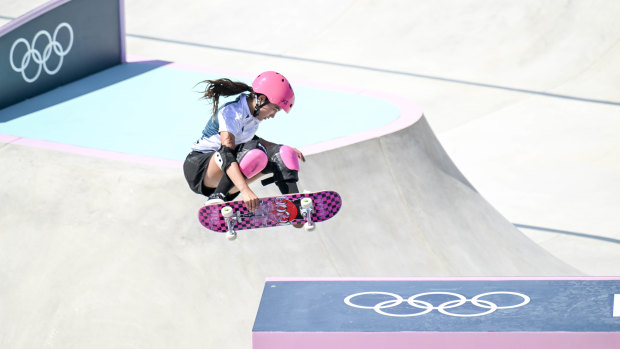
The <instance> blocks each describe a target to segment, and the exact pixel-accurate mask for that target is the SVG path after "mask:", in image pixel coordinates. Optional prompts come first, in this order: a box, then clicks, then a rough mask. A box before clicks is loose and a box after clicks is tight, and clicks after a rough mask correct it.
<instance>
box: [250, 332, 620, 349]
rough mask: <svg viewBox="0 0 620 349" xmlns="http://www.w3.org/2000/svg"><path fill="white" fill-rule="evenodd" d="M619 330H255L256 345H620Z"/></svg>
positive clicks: (442, 348) (603, 348) (506, 348)
mask: <svg viewBox="0 0 620 349" xmlns="http://www.w3.org/2000/svg"><path fill="white" fill-rule="evenodd" d="M619 343H620V332H253V333H252V348H253V349H267V348H269V349H285V348H295V349H311V348H325V349H331V348H334V349H335V348H338V349H340V348H356V349H371V348H372V349H378V348H381V349H382V348H391V349H411V348H437V349H454V348H458V349H487V348H488V349H491V348H493V349H495V348H502V349H523V348H528V349H533V348H536V349H538V348H541V349H542V348H544V349H547V348H596V349H617V348H618V347H619Z"/></svg>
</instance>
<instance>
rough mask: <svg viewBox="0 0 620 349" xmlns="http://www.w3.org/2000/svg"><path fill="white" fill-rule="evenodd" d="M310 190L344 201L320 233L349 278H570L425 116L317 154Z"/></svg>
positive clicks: (309, 169) (306, 174)
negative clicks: (488, 193)
mask: <svg viewBox="0 0 620 349" xmlns="http://www.w3.org/2000/svg"><path fill="white" fill-rule="evenodd" d="M302 171H303V174H302V187H303V188H307V189H310V190H315V189H327V188H328V189H331V190H335V191H337V192H339V193H340V194H341V195H342V197H343V208H342V211H341V213H340V214H339V215H338V216H337V217H336V218H335V219H333V220H331V221H329V222H327V224H324V225H321V226H319V229H320V230H321V231H322V232H321V233H319V234H321V236H322V238H323V240H324V244H325V247H326V249H327V250H328V251H329V254H330V256H331V258H333V260H334V266H335V268H336V271H337V272H338V274H339V275H345V276H348V275H375V276H401V275H407V274H417V275H541V274H542V275H564V274H575V273H577V271H576V270H575V269H573V268H571V267H569V266H567V265H566V264H564V263H563V262H561V261H559V260H558V259H556V258H555V257H553V256H551V255H550V254H549V253H547V252H545V251H544V250H543V249H541V248H540V247H538V246H537V245H536V244H534V243H532V241H530V240H529V239H528V238H526V237H525V236H524V235H523V234H522V233H521V232H519V231H518V230H517V229H516V228H515V227H514V226H513V225H512V224H511V223H510V222H508V221H507V220H506V219H505V218H504V217H503V216H502V215H501V214H500V213H498V212H497V211H496V210H495V209H493V207H491V206H490V205H489V204H488V203H487V202H486V201H485V200H484V198H482V197H481V196H480V195H479V194H478V193H477V192H476V190H475V189H474V188H473V187H472V186H471V184H470V183H469V182H468V181H467V179H466V178H465V177H464V176H463V175H462V174H461V173H460V172H459V170H458V169H457V168H456V167H455V165H454V164H453V163H452V161H451V160H450V158H449V157H448V155H447V154H446V153H445V151H444V150H443V148H442V147H441V145H440V144H439V142H438V141H437V139H436V137H435V135H434V133H433V131H432V129H431V128H430V126H429V124H428V122H427V121H426V118H425V117H422V118H421V119H420V120H419V121H418V122H416V123H414V124H413V125H411V126H409V127H407V128H405V129H403V130H401V131H398V132H395V133H392V134H389V135H386V136H383V137H379V138H376V139H372V140H368V141H365V142H361V143H358V144H354V145H351V146H347V147H343V148H338V149H335V150H331V151H327V152H323V153H320V154H315V155H313V156H311V157H309V160H308V162H307V163H306V164H305V165H304V166H303V168H302Z"/></svg>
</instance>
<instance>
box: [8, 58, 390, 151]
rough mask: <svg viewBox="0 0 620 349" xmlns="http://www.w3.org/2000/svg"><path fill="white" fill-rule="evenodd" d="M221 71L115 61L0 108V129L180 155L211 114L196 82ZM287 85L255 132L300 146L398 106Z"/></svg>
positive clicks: (386, 118) (377, 121) (376, 123)
mask: <svg viewBox="0 0 620 349" xmlns="http://www.w3.org/2000/svg"><path fill="white" fill-rule="evenodd" d="M221 77H223V76H221V75H214V74H210V73H205V72H197V71H191V70H187V69H184V68H183V69H181V68H177V67H174V66H173V65H170V64H168V63H167V62H158V61H149V62H136V63H127V64H123V65H119V66H116V67H113V68H110V69H107V70H105V71H103V72H100V73H98V74H94V75H92V76H89V77H87V78H85V79H82V80H80V81H77V82H74V83H71V84H68V85H65V86H62V87H60V88H57V89H55V90H53V91H51V92H48V93H46V94H44V95H41V96H38V97H36V98H32V99H30V100H27V101H24V102H22V103H19V104H17V105H14V106H12V107H9V108H5V109H3V110H0V134H5V135H11V136H16V137H21V138H30V139H37V140H44V141H51V142H56V143H62V144H68V145H74V146H80V147H85V148H92V149H99V150H105V151H112V152H119V153H126V154H133V155H140V156H148V157H155V158H162V159H170V160H183V159H184V158H185V156H186V155H187V153H188V152H189V150H190V146H191V144H192V143H193V142H194V141H195V140H196V139H197V138H198V137H199V136H200V134H201V132H202V129H203V128H204V124H205V122H206V121H207V119H208V118H209V117H210V110H211V105H210V104H208V102H207V101H205V100H201V99H200V96H201V94H200V93H199V92H200V88H201V85H198V86H196V84H197V83H198V82H200V81H202V80H206V79H217V78H221ZM227 77H228V78H231V79H233V80H239V81H244V82H246V83H251V81H247V80H245V79H240V78H236V77H234V76H227ZM294 89H295V93H296V99H295V101H296V103H295V107H294V108H293V110H292V111H291V113H290V114H286V113H284V112H280V113H279V114H278V115H277V116H276V118H274V119H271V120H267V121H264V122H263V123H262V124H261V126H260V129H259V132H258V135H259V136H261V137H263V138H265V139H267V140H270V141H272V142H277V143H283V144H289V145H291V146H294V147H303V146H307V145H311V144H317V143H320V142H324V141H328V140H333V139H338V138H341V137H344V136H349V135H352V134H356V133H359V132H363V131H368V130H373V129H376V128H378V127H381V126H384V125H387V124H389V123H391V122H393V121H394V120H396V119H397V118H398V117H399V116H400V111H399V109H398V107H396V106H395V105H393V104H391V103H389V102H387V101H385V100H382V99H379V98H374V97H370V96H367V95H359V94H354V93H347V92H338V91H332V90H326V89H317V88H310V87H305V86H300V85H295V86H294ZM223 103H224V100H223V101H221V102H220V105H222V104H223Z"/></svg>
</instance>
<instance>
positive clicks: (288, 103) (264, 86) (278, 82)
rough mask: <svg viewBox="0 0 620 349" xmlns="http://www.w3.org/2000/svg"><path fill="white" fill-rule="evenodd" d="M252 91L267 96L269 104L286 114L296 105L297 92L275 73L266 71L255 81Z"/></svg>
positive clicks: (281, 76) (282, 77)
mask: <svg viewBox="0 0 620 349" xmlns="http://www.w3.org/2000/svg"><path fill="white" fill-rule="evenodd" d="M252 90H254V92H255V93H258V94H263V95H265V96H267V99H269V102H271V103H273V104H277V105H279V106H280V108H282V109H284V111H285V112H287V113H288V112H289V111H290V110H291V108H292V107H293V103H295V92H293V88H292V87H291V84H289V82H288V80H286V78H285V77H284V76H283V75H282V74H280V73H276V72H274V71H266V72H264V73H262V74H260V75H259V76H257V77H256V79H254V82H253V83H252Z"/></svg>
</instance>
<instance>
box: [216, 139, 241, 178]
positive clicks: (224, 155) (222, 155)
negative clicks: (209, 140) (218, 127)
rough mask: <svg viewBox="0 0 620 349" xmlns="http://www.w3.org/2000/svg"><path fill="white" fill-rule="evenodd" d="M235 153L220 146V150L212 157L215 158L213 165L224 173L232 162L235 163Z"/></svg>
mask: <svg viewBox="0 0 620 349" xmlns="http://www.w3.org/2000/svg"><path fill="white" fill-rule="evenodd" d="M235 153H236V152H235V150H234V149H232V148H229V147H227V146H225V145H222V146H221V147H220V149H218V151H216V152H215V154H213V156H215V163H216V164H217V167H219V168H220V169H221V170H222V171H224V172H226V170H227V169H228V168H229V167H230V165H231V164H232V163H233V162H237V156H236V155H235Z"/></svg>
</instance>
